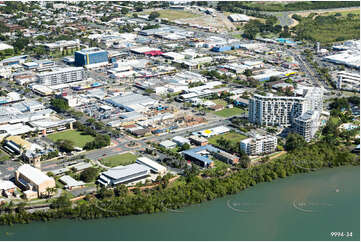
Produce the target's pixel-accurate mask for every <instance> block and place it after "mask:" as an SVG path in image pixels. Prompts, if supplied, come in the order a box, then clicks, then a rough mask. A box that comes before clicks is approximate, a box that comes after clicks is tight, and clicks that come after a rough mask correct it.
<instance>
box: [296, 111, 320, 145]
mask: <svg viewBox="0 0 361 242" xmlns="http://www.w3.org/2000/svg"><path fill="white" fill-rule="evenodd" d="M319 118H320V112H319V111H311V110H310V111H307V112H306V113H304V114H302V115H301V116H299V117H297V118H295V119H294V122H293V125H292V127H293V129H294V131H295V132H296V133H298V134H299V135H302V136H303V137H304V138H305V140H306V141H307V142H310V141H311V139H312V138H313V137H314V136H315V134H316V132H317V130H318V128H319V126H320V124H319Z"/></svg>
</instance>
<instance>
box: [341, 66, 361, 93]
mask: <svg viewBox="0 0 361 242" xmlns="http://www.w3.org/2000/svg"><path fill="white" fill-rule="evenodd" d="M336 86H337V89H341V90H349V91H358V92H359V91H360V74H358V73H349V72H345V71H340V72H338V73H337V81H336Z"/></svg>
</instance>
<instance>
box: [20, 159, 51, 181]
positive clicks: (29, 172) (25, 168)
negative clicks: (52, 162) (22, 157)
mask: <svg viewBox="0 0 361 242" xmlns="http://www.w3.org/2000/svg"><path fill="white" fill-rule="evenodd" d="M17 171H18V172H19V173H21V174H23V175H24V176H25V177H27V178H28V179H29V180H30V181H32V182H33V183H35V184H37V185H40V184H42V183H43V182H46V181H48V180H52V179H53V178H50V177H48V176H47V175H45V174H44V173H43V172H42V171H40V170H39V169H36V168H34V167H32V166H31V165H29V164H25V165H22V166H20V167H19V168H18V170H17Z"/></svg>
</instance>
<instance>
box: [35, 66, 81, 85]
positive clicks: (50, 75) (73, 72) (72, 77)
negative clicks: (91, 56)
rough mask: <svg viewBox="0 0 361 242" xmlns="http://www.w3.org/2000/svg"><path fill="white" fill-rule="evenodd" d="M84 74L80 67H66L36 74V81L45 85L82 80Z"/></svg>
mask: <svg viewBox="0 0 361 242" xmlns="http://www.w3.org/2000/svg"><path fill="white" fill-rule="evenodd" d="M84 78H85V74H84V71H83V68H82V67H68V68H63V69H59V70H55V71H50V72H43V73H40V74H37V82H38V83H39V84H41V85H45V86H54V85H58V84H64V83H70V82H76V81H82V80H83V79H84Z"/></svg>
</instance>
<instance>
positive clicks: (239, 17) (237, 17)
mask: <svg viewBox="0 0 361 242" xmlns="http://www.w3.org/2000/svg"><path fill="white" fill-rule="evenodd" d="M228 18H229V19H230V20H231V21H232V22H248V21H249V20H250V18H249V17H248V16H247V15H244V14H230V15H229V16H228Z"/></svg>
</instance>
